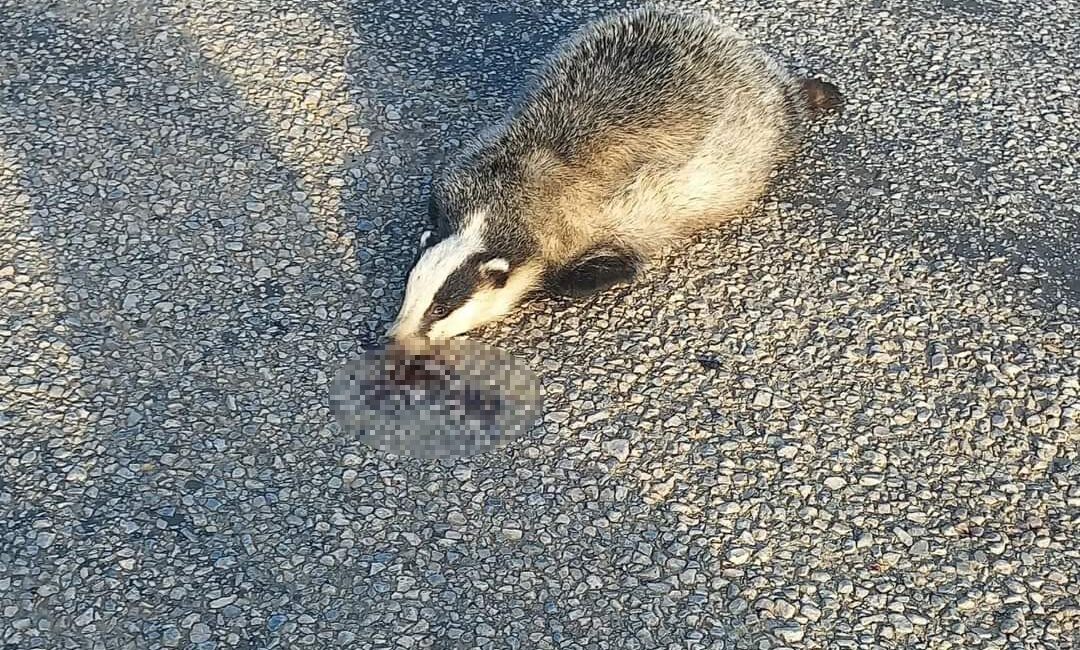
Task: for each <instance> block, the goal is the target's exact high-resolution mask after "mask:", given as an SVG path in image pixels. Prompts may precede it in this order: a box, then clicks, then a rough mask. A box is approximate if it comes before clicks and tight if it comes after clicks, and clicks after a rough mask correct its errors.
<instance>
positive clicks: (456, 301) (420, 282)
mask: <svg viewBox="0 0 1080 650" xmlns="http://www.w3.org/2000/svg"><path fill="white" fill-rule="evenodd" d="M484 239H485V238H484V237H483V235H482V232H481V229H480V228H479V227H466V228H465V229H463V230H462V231H459V232H456V233H452V234H450V235H448V236H447V237H445V238H444V239H441V240H438V241H436V236H435V235H434V234H433V233H432V232H430V231H429V232H425V233H424V234H423V235H422V236H421V238H420V251H419V253H418V258H417V260H416V263H415V264H414V265H413V267H412V269H411V270H410V272H409V277H408V281H407V283H406V285H405V297H404V300H403V302H402V305H401V309H400V310H399V312H398V315H397V318H396V319H395V321H394V323H393V325H391V326H390V329H389V330H388V331H387V337H388V338H389V339H390V341H391V342H392V343H394V344H397V345H405V346H408V345H410V344H416V343H431V342H438V341H443V340H446V339H449V338H453V337H455V336H458V335H460V334H464V333H466V332H469V331H471V330H473V329H476V328H477V327H480V326H481V325H484V324H487V323H491V322H493V321H496V320H498V319H500V318H502V317H504V316H506V315H507V314H509V313H510V312H511V311H512V310H513V309H514V308H515V307H516V306H517V305H518V304H520V302H521V301H522V300H523V299H524V298H525V297H526V296H527V295H528V294H529V293H530V292H531V291H533V289H534V288H535V287H536V285H537V283H538V281H539V278H540V276H541V273H540V270H539V266H538V265H537V264H536V263H531V262H528V261H524V262H522V261H511V259H510V257H508V256H506V255H505V254H503V253H500V252H498V251H494V250H490V248H491V247H490V246H487V245H485V243H484Z"/></svg>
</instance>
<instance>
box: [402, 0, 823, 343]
mask: <svg viewBox="0 0 1080 650" xmlns="http://www.w3.org/2000/svg"><path fill="white" fill-rule="evenodd" d="M840 103H841V98H840V94H839V91H838V90H837V88H836V87H835V86H833V85H832V84H829V83H827V82H824V81H820V80H816V79H809V78H798V77H795V76H794V75H792V74H791V73H789V72H788V71H786V70H785V69H784V68H783V67H782V66H781V65H780V64H779V63H778V62H777V61H775V60H774V59H773V58H771V57H770V56H769V55H768V54H766V53H765V52H764V51H763V50H761V49H759V48H757V47H755V46H754V45H753V44H752V43H750V42H749V41H747V40H746V39H745V38H744V37H743V36H741V35H740V34H738V33H736V32H734V31H732V30H731V29H729V28H727V27H725V26H724V25H723V24H721V23H720V22H718V20H717V19H716V18H714V17H713V16H712V15H710V14H708V13H704V12H699V11H686V10H674V9H668V8H663V7H658V6H648V7H645V8H642V9H637V10H632V11H621V12H617V13H614V14H611V15H608V16H606V17H604V18H601V19H599V20H597V21H595V22H593V23H592V24H589V25H587V26H585V27H584V28H582V29H580V30H579V31H578V32H576V33H575V34H573V35H572V36H571V37H569V38H568V39H567V41H565V42H564V43H563V44H562V45H561V47H559V48H558V49H557V50H556V52H555V53H554V54H553V55H552V56H551V58H550V59H549V60H548V61H547V62H546V63H545V64H544V65H543V66H542V68H541V69H540V70H539V72H538V74H536V75H535V77H534V78H533V79H532V80H531V82H530V83H529V84H528V85H527V86H526V87H525V89H524V92H523V93H522V94H521V96H520V97H519V99H518V101H517V102H516V104H515V106H514V108H513V109H512V110H511V111H510V113H509V115H508V116H507V117H506V118H505V119H504V120H503V121H502V122H501V123H499V124H496V125H495V126H493V127H491V128H489V129H488V130H487V131H485V132H483V133H482V134H480V135H479V136H477V137H476V139H475V140H474V141H473V142H471V143H469V144H468V145H467V146H466V147H465V148H464V150H463V151H461V152H460V154H459V155H458V156H457V157H456V158H455V159H453V160H451V161H450V162H449V164H448V165H447V166H446V167H445V169H444V170H443V171H442V173H440V174H438V175H437V177H436V178H435V179H434V180H433V182H432V187H431V193H430V203H429V211H430V217H431V221H432V225H433V227H434V228H433V230H432V231H428V232H425V233H424V235H423V236H422V237H421V242H420V251H419V255H418V259H417V261H416V263H415V264H414V266H413V267H412V269H411V271H410V273H409V278H408V281H407V284H406V289H405V297H404V301H403V304H402V306H401V309H400V311H399V313H398V316H397V319H396V320H395V322H394V324H393V325H392V326H391V328H390V330H389V331H388V336H389V337H390V339H391V340H392V341H396V342H405V341H410V340H416V339H427V340H429V341H437V340H444V339H447V338H450V337H454V336H457V335H460V334H463V333H465V332H468V331H470V330H472V329H474V328H476V327H478V326H480V325H483V324H486V323H490V322H493V321H495V320H498V319H500V318H502V317H504V316H506V315H507V314H509V313H510V312H511V311H512V310H513V309H514V308H515V307H517V306H518V305H520V304H521V303H522V302H523V301H524V300H526V299H528V298H530V297H532V296H534V295H536V294H537V293H539V292H548V293H551V294H556V295H563V296H584V295H589V294H592V293H595V292H598V291H601V290H604V289H607V288H609V287H611V286H613V285H615V284H619V283H624V282H629V281H631V280H633V278H634V277H635V276H636V275H637V274H638V273H639V272H640V270H641V269H642V268H643V267H644V265H645V264H646V263H647V262H649V261H650V260H651V259H653V258H654V257H655V256H656V255H657V254H658V253H659V252H660V251H661V250H662V249H664V248H665V247H667V246H669V245H671V244H673V243H675V242H677V241H679V240H680V239H683V238H685V237H688V236H690V235H692V234H694V233H696V232H697V231H700V230H702V229H704V228H709V227H713V226H717V225H719V224H721V223H723V222H724V221H725V220H727V219H729V218H730V217H732V216H734V215H736V214H738V213H740V212H741V211H743V210H744V209H746V208H747V207H749V206H750V205H751V204H752V203H753V202H754V201H755V200H756V199H758V198H759V197H760V196H761V195H762V194H763V193H764V191H765V190H766V188H767V184H768V182H769V178H770V175H771V174H772V172H773V171H774V170H776V169H777V168H779V167H780V166H781V165H782V164H784V163H785V162H787V161H788V160H789V159H790V158H791V157H792V156H793V154H795V153H796V151H797V150H798V148H799V147H800V145H801V142H802V139H803V137H804V132H805V130H806V125H807V123H808V122H809V121H810V120H811V119H812V118H813V117H815V116H816V115H817V114H819V113H821V112H823V111H826V110H830V109H833V108H837V107H839V105H840Z"/></svg>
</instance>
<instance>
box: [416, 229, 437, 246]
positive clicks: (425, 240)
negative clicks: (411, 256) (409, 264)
mask: <svg viewBox="0 0 1080 650" xmlns="http://www.w3.org/2000/svg"><path fill="white" fill-rule="evenodd" d="M434 236H435V233H434V232H433V231H431V230H425V231H424V232H423V233H421V234H420V250H423V249H425V248H427V247H428V244H430V243H431V238H432V237H434Z"/></svg>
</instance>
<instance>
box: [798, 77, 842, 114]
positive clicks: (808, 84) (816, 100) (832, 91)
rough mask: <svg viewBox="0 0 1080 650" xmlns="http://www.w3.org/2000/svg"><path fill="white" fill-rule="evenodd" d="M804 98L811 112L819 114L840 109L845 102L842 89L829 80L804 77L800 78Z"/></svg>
mask: <svg viewBox="0 0 1080 650" xmlns="http://www.w3.org/2000/svg"><path fill="white" fill-rule="evenodd" d="M799 85H800V87H801V88H802V93H803V98H804V99H805V100H806V106H807V108H809V109H810V114H811V115H813V116H815V117H816V116H818V115H820V114H822V113H827V112H829V111H834V110H839V109H840V108H841V107H842V106H843V104H844V97H843V95H841V94H840V89H839V88H837V87H836V86H835V85H833V84H831V83H829V82H828V81H822V80H821V79H813V78H811V77H804V78H802V79H800V80H799Z"/></svg>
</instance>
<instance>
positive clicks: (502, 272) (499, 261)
mask: <svg viewBox="0 0 1080 650" xmlns="http://www.w3.org/2000/svg"><path fill="white" fill-rule="evenodd" d="M480 273H481V274H483V276H484V277H485V278H487V279H488V280H490V281H491V282H492V283H494V284H495V286H496V287H498V288H500V289H501V288H503V287H504V286H506V281H507V280H508V279H509V278H510V260H508V259H506V258H505V257H495V258H492V259H490V260H488V261H486V262H483V263H482V264H480Z"/></svg>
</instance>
